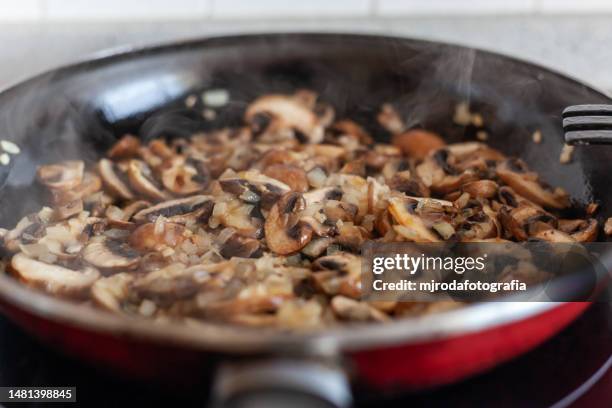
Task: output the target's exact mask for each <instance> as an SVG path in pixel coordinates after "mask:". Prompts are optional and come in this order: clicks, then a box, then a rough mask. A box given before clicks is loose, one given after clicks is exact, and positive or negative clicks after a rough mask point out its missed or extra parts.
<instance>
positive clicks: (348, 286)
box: [312, 252, 361, 299]
mask: <svg viewBox="0 0 612 408" xmlns="http://www.w3.org/2000/svg"><path fill="white" fill-rule="evenodd" d="M313 268H314V272H313V274H312V277H313V279H314V282H315V284H316V285H317V286H318V287H319V288H320V289H321V290H322V291H323V292H325V293H327V294H328V295H336V294H340V295H344V296H348V297H350V298H353V299H357V298H359V296H361V258H360V257H358V256H356V255H353V254H350V253H347V252H337V253H335V254H333V255H327V256H323V257H321V258H319V259H317V260H316V261H315V262H314V263H313Z"/></svg>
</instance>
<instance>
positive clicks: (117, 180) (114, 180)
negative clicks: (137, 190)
mask: <svg viewBox="0 0 612 408" xmlns="http://www.w3.org/2000/svg"><path fill="white" fill-rule="evenodd" d="M98 172H99V173H100V176H101V177H102V181H103V182H104V185H106V187H107V188H108V189H109V190H110V191H111V193H112V194H114V195H116V196H118V197H119V198H122V199H124V200H132V199H134V193H133V192H132V190H130V188H129V187H128V185H129V180H128V177H127V175H126V174H125V173H124V172H123V171H121V169H119V167H118V166H117V165H116V164H115V163H113V162H112V161H110V160H108V159H101V160H100V162H99V163H98Z"/></svg>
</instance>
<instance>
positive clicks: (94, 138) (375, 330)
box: [0, 34, 612, 406]
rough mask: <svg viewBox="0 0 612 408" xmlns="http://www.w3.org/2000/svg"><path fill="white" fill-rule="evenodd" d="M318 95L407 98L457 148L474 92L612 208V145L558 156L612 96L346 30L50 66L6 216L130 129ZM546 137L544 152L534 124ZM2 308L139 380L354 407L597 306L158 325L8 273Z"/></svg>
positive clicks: (347, 113) (533, 71) (489, 61)
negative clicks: (567, 111)
mask: <svg viewBox="0 0 612 408" xmlns="http://www.w3.org/2000/svg"><path fill="white" fill-rule="evenodd" d="M211 88H215V89H219V88H221V89H226V90H228V91H229V93H230V95H231V102H230V104H229V105H228V106H227V108H226V109H224V110H223V111H222V112H221V113H220V114H219V115H218V117H217V119H216V120H215V121H214V122H212V123H210V122H204V121H202V120H200V119H198V115H193V114H192V113H190V112H186V111H185V109H184V104H183V101H184V99H185V97H186V96H187V95H190V94H198V93H200V92H201V91H202V90H205V89H211ZM296 88H309V89H314V90H315V91H317V92H318V93H319V94H320V95H321V98H323V99H324V100H327V101H329V102H331V103H332V104H333V105H334V106H335V107H336V108H337V115H338V116H339V117H350V118H353V119H355V120H356V121H358V122H360V123H361V124H363V125H365V126H366V127H368V128H369V129H371V130H372V131H373V133H374V135H375V137H376V138H377V139H379V140H385V138H387V137H388V136H389V135H388V134H386V133H385V131H384V130H383V129H381V128H379V127H378V125H377V124H376V121H375V116H376V113H377V111H378V109H379V107H380V105H381V104H382V103H384V102H392V103H393V104H394V105H395V106H396V107H397V108H398V110H399V111H400V112H401V113H402V115H403V116H404V117H405V118H407V122H408V125H409V126H416V125H421V126H424V127H426V128H430V129H433V130H435V131H437V132H440V133H441V134H443V135H444V136H445V138H446V139H447V140H449V141H459V140H465V139H472V138H473V137H474V135H473V129H470V128H469V127H468V128H465V127H460V126H457V125H454V124H453V123H452V121H451V120H450V119H449V118H451V117H452V115H453V112H454V109H455V106H456V104H457V103H458V102H461V101H469V103H470V105H471V106H472V108H473V109H474V110H476V111H478V112H481V113H482V114H483V117H484V119H485V123H486V127H487V131H488V133H489V134H490V135H491V136H490V140H489V143H490V144H491V145H492V146H493V147H495V148H498V149H500V150H501V151H503V152H505V153H506V154H508V155H516V156H520V157H521V158H523V159H524V160H525V161H526V162H527V163H528V164H529V165H530V166H531V167H532V168H533V169H534V170H535V171H537V172H539V173H540V174H541V175H542V177H543V179H544V180H547V181H549V182H551V183H553V184H555V185H560V186H561V187H563V188H565V189H566V190H567V191H568V192H569V193H570V194H571V195H572V197H574V200H575V204H576V207H578V206H580V205H584V204H586V203H588V202H591V201H593V200H595V201H598V202H601V204H602V205H601V210H600V212H599V213H598V216H599V217H600V218H601V219H605V218H607V217H609V216H611V215H612V205H609V204H610V203H612V189H610V188H609V174H610V172H611V171H612V150H610V149H602V148H596V147H589V146H585V147H581V148H580V149H577V150H576V151H575V154H574V159H573V162H572V163H571V164H568V165H561V164H559V160H558V157H559V152H560V150H561V146H562V143H563V142H562V140H563V134H562V133H563V132H562V128H561V112H562V110H563V108H564V107H565V106H568V105H575V104H581V103H592V104H596V103H599V104H610V103H612V101H611V100H610V99H609V98H608V97H606V96H605V95H604V94H602V93H600V92H597V91H595V90H593V89H592V88H590V87H588V86H586V85H583V84H581V83H580V82H578V81H575V80H572V79H570V78H567V77H566V76H563V75H561V74H558V73H555V72H553V71H550V70H548V69H545V68H542V67H539V66H536V65H533V64H530V63H526V62H521V61H518V60H516V59H512V58H508V57H504V56H501V55H498V54H494V53H489V52H483V51H479V50H474V49H471V48H465V47H459V46H454V45H448V44H441V43H434V42H426V41H419V40H411V39H402V38H390V37H379V36H365V35H345V34H268V35H247V36H234V37H222V38H210V39H203V40H196V41H188V42H181V43H175V44H171V45H165V46H160V47H153V48H143V49H136V50H132V51H129V52H121V53H117V54H111V55H106V56H103V57H99V58H95V59H92V60H88V61H85V62H81V63H78V64H75V65H71V66H68V67H64V68H60V69H56V70H53V71H50V72H47V73H45V74H42V75H39V76H37V77H35V78H32V79H30V80H28V81H26V82H23V83H20V84H18V85H16V86H14V87H12V88H9V89H7V90H5V91H4V92H2V93H1V94H0V135H2V138H4V139H9V140H12V141H14V142H16V143H17V144H18V145H19V146H20V147H21V148H22V153H21V154H20V155H19V156H16V157H15V158H14V160H13V161H12V162H11V165H10V167H9V168H8V169H5V173H6V174H5V176H6V186H5V187H4V189H3V190H2V192H1V195H0V225H2V226H4V227H11V226H12V225H14V223H15V221H16V220H18V219H20V217H21V216H23V215H24V214H26V213H28V212H31V211H34V210H35V209H36V208H39V207H40V205H41V203H42V202H43V200H44V196H43V193H42V191H40V189H39V187H37V186H36V184H35V183H34V177H35V168H36V166H37V165H39V164H43V163H49V162H53V161H57V160H65V159H70V158H77V157H79V158H82V157H85V158H86V160H95V158H96V157H98V156H99V154H100V152H103V151H104V149H105V148H107V147H108V146H109V145H110V144H112V142H113V141H114V140H116V139H117V138H118V137H120V136H121V135H123V134H124V133H125V132H133V133H136V134H138V135H139V136H140V137H141V138H143V139H150V138H153V137H157V136H159V135H165V136H168V137H172V136H180V135H182V134H189V133H191V132H193V131H195V130H198V129H207V128H210V127H215V126H223V125H224V124H230V123H234V124H235V123H238V122H237V121H239V120H240V115H241V112H242V110H243V109H244V107H245V106H246V105H247V103H248V102H249V101H250V100H252V99H253V98H254V97H256V96H258V95H260V94H262V93H267V92H291V91H293V90H295V89H296ZM537 129H539V130H541V132H542V134H543V135H544V137H543V141H542V143H540V144H534V143H533V142H532V139H531V135H532V134H533V132H534V131H535V130H537ZM0 305H1V308H2V311H3V312H4V313H5V314H6V315H7V316H9V317H10V318H12V319H13V320H14V321H15V322H17V323H18V324H19V325H21V326H23V327H24V328H25V329H27V330H29V331H30V332H31V333H33V334H34V335H36V336H38V337H40V338H42V339H43V340H44V341H46V342H48V343H50V344H53V345H54V346H56V347H58V348H61V349H63V350H64V351H66V352H68V353H71V354H73V355H76V356H78V357H80V358H82V359H85V360H88V361H91V362H94V363H96V364H99V365H101V366H105V367H107V368H111V369H114V370H116V371H117V372H121V373H123V375H128V376H131V377H139V378H146V379H162V378H166V379H168V378H170V379H171V380H172V381H182V380H183V379H184V380H185V381H189V379H193V378H198V379H199V380H202V379H203V380H204V381H205V382H208V383H210V384H214V385H213V387H214V390H213V391H214V394H215V395H216V397H217V398H218V400H219V401H221V402H224V403H231V404H236V405H239V404H240V403H244V402H249V401H250V402H253V401H256V402H258V403H261V404H266V406H272V403H273V402H275V403H277V404H279V401H282V402H281V403H280V404H281V406H282V405H286V404H287V403H288V402H287V401H289V400H288V399H285V398H291V401H292V403H296V401H298V400H299V402H300V403H311V404H315V403H316V404H320V405H325V404H327V405H338V406H342V405H347V404H349V403H350V400H351V391H350V389H349V387H350V386H352V387H353V390H356V389H362V388H365V389H373V390H381V391H387V390H393V389H402V390H405V389H415V388H423V387H432V386H438V385H441V384H445V383H449V382H454V381H458V380H460V379H462V378H465V377H467V376H471V375H474V374H476V373H479V372H482V371H484V370H487V369H489V368H491V367H493V366H495V365H497V364H500V363H501V362H503V361H505V360H508V359H510V358H512V357H514V356H517V355H519V354H521V353H524V352H526V351H527V350H529V349H531V348H533V347H535V346H536V345H538V344H540V343H541V342H543V341H544V340H546V339H547V338H549V337H551V336H553V335H554V334H555V333H557V332H558V331H559V330H561V329H562V328H563V327H564V326H566V325H567V324H568V323H570V322H571V321H572V320H574V319H575V318H576V317H577V316H578V315H580V314H581V313H582V312H583V311H584V310H585V309H586V308H587V307H588V305H589V303H586V302H560V303H537V302H489V303H481V304H474V305H471V306H467V307H464V308H462V309H459V310H454V311H449V312H445V313H440V314H435V315H427V316H423V317H418V318H407V319H402V320H398V321H396V322H393V323H391V324H387V325H358V326H350V327H341V328H335V329H332V330H328V331H324V332H320V333H314V334H313V333H311V334H303V333H285V332H275V331H268V330H254V329H248V328H237V327H227V326H218V325H213V324H203V325H199V326H197V327H191V326H188V325H178V324H172V323H169V324H168V325H155V324H150V323H149V322H146V321H140V320H131V319H127V318H121V317H118V316H114V315H110V314H106V313H103V312H100V311H94V310H90V309H89V308H83V307H79V306H77V305H74V304H71V303H67V302H64V301H62V300H60V299H55V298H52V297H49V296H47V295H45V294H43V293H39V292H35V291H33V290H31V289H29V288H26V287H24V286H22V285H20V284H18V283H17V282H15V281H14V280H13V279H12V278H10V277H8V276H5V275H0Z"/></svg>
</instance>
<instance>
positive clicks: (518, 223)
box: [499, 203, 557, 241]
mask: <svg viewBox="0 0 612 408" xmlns="http://www.w3.org/2000/svg"><path fill="white" fill-rule="evenodd" d="M499 219H500V221H501V223H502V225H503V226H504V228H505V229H506V231H508V232H509V233H510V235H511V236H514V237H515V238H516V239H518V240H519V241H525V240H527V239H528V237H529V236H531V235H533V234H536V233H537V232H539V231H543V230H547V229H551V228H556V227H557V220H556V218H555V217H554V216H553V215H552V214H550V213H547V212H546V211H544V210H542V209H541V208H538V207H534V206H530V205H528V204H525V203H521V204H519V206H518V207H516V208H512V209H510V210H509V209H508V208H506V207H502V208H501V209H500V211H499Z"/></svg>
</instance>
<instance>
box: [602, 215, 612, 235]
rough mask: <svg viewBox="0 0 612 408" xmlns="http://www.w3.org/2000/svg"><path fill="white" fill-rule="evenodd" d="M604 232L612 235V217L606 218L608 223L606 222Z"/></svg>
mask: <svg viewBox="0 0 612 408" xmlns="http://www.w3.org/2000/svg"><path fill="white" fill-rule="evenodd" d="M604 232H605V234H606V235H608V236H610V235H612V217H610V218H608V219H607V220H606V223H605V224H604Z"/></svg>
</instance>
